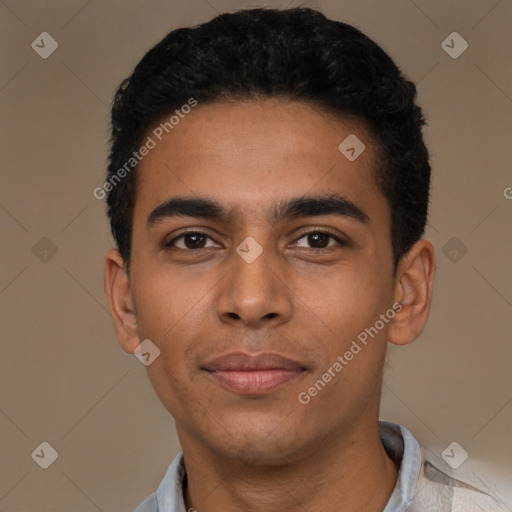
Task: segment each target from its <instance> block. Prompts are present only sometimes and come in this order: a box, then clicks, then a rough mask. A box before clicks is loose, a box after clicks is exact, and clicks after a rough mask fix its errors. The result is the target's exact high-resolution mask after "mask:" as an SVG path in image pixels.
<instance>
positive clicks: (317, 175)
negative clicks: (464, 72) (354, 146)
mask: <svg viewBox="0 0 512 512" xmlns="http://www.w3.org/2000/svg"><path fill="white" fill-rule="evenodd" d="M350 134H355V135H356V136H357V137H358V138H359V139H360V140H361V141H362V142H363V143H364V144H365V146H366V149H365V151H363V153H362V154H361V155H360V156H359V157H358V158H356V159H355V160H353V161H350V160H349V159H348V158H347V157H346V156H345V155H344V154H343V153H342V152H340V150H339V149H338V146H339V145H340V143H341V142H342V141H343V140H344V139H345V138H346V137H347V136H349V135H350ZM376 165H377V162H376V160H375V152H374V149H373V146H372V141H371V140H370V138H369V137H368V134H367V133H366V132H365V130H364V129H363V128H362V127H361V126H360V125H359V124H358V123H356V122H355V121H349V120H342V119H339V118H335V117H332V116H328V115H327V114H325V113H324V112H322V111H320V110H318V109H316V108H315V107H312V106H309V105H306V104H302V103H297V102H284V101H282V100H281V101H277V100H265V101H261V102H247V103H230V104H227V103H219V104H210V105H201V104H199V105H198V106H197V107H196V108H195V109H194V110H193V111H192V112H191V113H190V114H188V115H187V116H186V117H185V118H184V119H182V120H181V121H180V123H179V125H177V126H175V127H174V129H173V130H172V131H170V132H169V133H168V134H164V137H162V140H161V141H158V142H157V145H156V147H155V148H153V149H152V150H151V151H150V152H149V154H148V155H147V156H146V157H145V158H144V159H143V160H142V161H141V163H140V165H139V169H138V171H137V173H138V184H137V194H136V206H135V210H134V217H133V238H132V260H131V274H130V287H131V299H132V301H133V307H134V309H135V311H136V325H137V332H138V338H139V340H143V339H146V338H148V339H150V340H151V341H152V342H153V343H154V344H155V345H156V346H157V347H158V348H159V349H160V351H161V352H160V356H159V357H158V358H157V359H156V360H155V361H154V362H153V363H152V364H151V365H149V366H147V371H148V375H149V377H150V379H151V382H152V385H153V387H154V389H155V391H156V393H157V394H158V396H159V398H160V400H161V401H162V403H163V404H164V405H165V407H166V408H167V409H168V411H169V412H170V413H171V414H172V416H173V417H174V418H175V420H176V425H177V429H178V434H179V436H180V440H181V442H182V445H185V444H186V443H196V444H200V445H202V446H204V447H207V448H209V449H211V450H213V451H215V452H216V453H218V454H220V455H223V456H227V457H237V458H239V459H244V460H248V461H257V460H261V461H264V462H265V463H272V461H276V462H277V461H280V462H282V461H283V460H289V461H292V460H294V459H296V458H297V457H300V456H301V455H303V454H305V453H307V452H308V450H314V449H315V446H316V445H317V443H319V442H321V440H325V439H329V438H330V439H333V436H336V435H339V432H344V433H345V435H347V434H349V433H350V432H355V431H356V430H357V429H361V428H363V427H364V426H366V425H369V424H370V423H371V422H376V419H377V415H378V404H379V395H380V376H381V371H382V365H383V359H384V355H385V346H386V334H387V330H388V327H389V323H388V322H387V321H382V320H381V322H380V323H378V324H377V325H378V327H381V324H384V326H383V327H381V328H380V329H375V326H376V322H377V321H378V320H379V318H382V317H381V315H383V314H385V313H386V311H389V310H390V308H391V307H392V305H393V303H394V299H395V297H394V279H393V266H392V250H391V238H390V237H391V235H390V212H389V206H388V203H387V201H386V199H385V197H384V196H383V195H382V193H381V192H380V191H379V190H378V188H377V186H376V184H375V180H374V171H375V168H376ZM386 318H388V319H389V315H388V316H387V317H386ZM371 327H373V329H374V330H373V331H370V332H372V334H373V336H369V335H367V336H366V337H367V342H366V344H363V343H362V342H361V341H359V342H357V340H361V338H364V335H363V336H361V333H362V332H363V331H365V329H369V328H371ZM375 330H377V331H378V332H377V334H375ZM366 332H367V333H368V331H366ZM358 336H359V338H358ZM354 341H356V342H357V346H359V348H360V350H359V351H357V349H356V348H355V346H354V344H353V342H354ZM351 347H352V350H351ZM347 352H351V353H352V357H350V356H349V355H348V354H347ZM345 354H347V355H346V356H345ZM340 357H341V359H342V360H343V363H342V362H341V360H340ZM336 362H338V365H336ZM340 365H341V367H342V368H341V369H340ZM326 374H328V376H327V377H326ZM329 377H330V378H329ZM319 381H321V382H319ZM315 383H316V385H315ZM312 389H313V390H312ZM315 390H316V392H315ZM336 433H338V434H336Z"/></svg>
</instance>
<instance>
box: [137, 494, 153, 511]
mask: <svg viewBox="0 0 512 512" xmlns="http://www.w3.org/2000/svg"><path fill="white" fill-rule="evenodd" d="M135 512H158V504H157V501H156V493H153V494H152V495H151V496H148V497H147V498H146V499H145V500H144V501H143V502H142V503H141V504H140V505H139V506H138V507H137V508H136V509H135Z"/></svg>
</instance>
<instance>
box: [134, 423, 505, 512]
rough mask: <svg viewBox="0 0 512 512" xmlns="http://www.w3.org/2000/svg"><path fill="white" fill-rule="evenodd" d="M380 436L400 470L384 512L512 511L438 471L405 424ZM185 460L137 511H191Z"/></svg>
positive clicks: (383, 429)
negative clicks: (185, 484)
mask: <svg viewBox="0 0 512 512" xmlns="http://www.w3.org/2000/svg"><path fill="white" fill-rule="evenodd" d="M379 434H380V438H381V441H382V444H383V445H384V448H385V450H386V452H387V453H388V455H389V456H390V457H391V458H392V459H393V460H394V461H396V462H397V463H398V464H399V467H400V470H399V473H398V479H397V482H396V485H395V488H394V490H393V493H392V494H391V496H390V498H389V500H388V503H387V505H386V507H385V508H384V510H383V511H382V512H476V511H485V512H502V511H505V510H508V511H510V509H509V508H508V507H506V508H505V506H504V505H500V504H499V503H498V502H497V501H496V500H495V499H494V498H492V497H491V496H490V495H488V494H486V493H485V492H483V491H481V490H479V489H477V488H476V487H474V486H473V485H470V484H468V483H465V482H463V481H460V480H457V479H455V478H453V477H452V476H450V475H448V474H447V473H445V472H444V471H441V470H440V469H438V468H437V467H436V466H435V465H434V464H432V462H430V461H429V460H427V459H426V458H425V457H424V455H423V454H422V450H421V448H420V445H419V443H418V441H417V440H416V438H415V437H414V436H413V435H412V434H411V433H410V432H409V430H407V429H406V428H405V427H403V426H402V425H398V424H396V423H391V422H389V421H382V420H381V421H379ZM183 461H184V459H183V452H180V453H179V454H178V455H177V456H176V458H175V459H174V460H173V462H172V463H171V465H170V466H169V468H168V470H167V472H166V474H165V476H164V478H163V480H162V482H161V483H160V485H159V487H158V489H157V491H156V492H155V493H153V494H152V495H151V496H149V497H148V498H147V499H145V500H144V501H143V502H142V503H141V504H140V505H139V506H138V507H137V509H136V510H135V512H187V510H186V508H185V503H184V500H183V480H184V478H185V466H184V463H183Z"/></svg>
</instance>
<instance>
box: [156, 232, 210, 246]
mask: <svg viewBox="0 0 512 512" xmlns="http://www.w3.org/2000/svg"><path fill="white" fill-rule="evenodd" d="M208 240H211V241H212V242H213V240H212V239H211V238H210V237H209V236H208V235H207V234H206V233H200V232H197V231H189V232H187V233H182V234H181V235H180V236H177V237H176V238H173V239H172V240H171V241H170V242H169V243H168V244H166V247H172V248H174V247H175V248H178V249H183V250H197V249H204V248H207V247H214V246H215V244H213V245H207V243H208Z"/></svg>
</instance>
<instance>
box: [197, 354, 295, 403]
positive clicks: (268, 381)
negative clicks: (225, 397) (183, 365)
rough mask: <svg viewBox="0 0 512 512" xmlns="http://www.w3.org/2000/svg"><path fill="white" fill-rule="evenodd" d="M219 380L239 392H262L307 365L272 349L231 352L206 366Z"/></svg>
mask: <svg viewBox="0 0 512 512" xmlns="http://www.w3.org/2000/svg"><path fill="white" fill-rule="evenodd" d="M203 369H204V370H205V371H206V372H207V373H208V374H209V375H210V376H211V377H212V378H213V379H214V380H215V381H216V382H217V383H218V384H220V385H221V386H223V387H225V388H227V389H229V390H230V391H233V392H235V393H238V394H242V395H261V394H265V393H269V392H271V391H273V390H275V389H277V388H278V387H280V386H282V385H284V384H286V383H287V382H290V381H291V380H293V379H295V378H297V377H298V376H299V375H300V374H301V373H303V372H304V371H305V368H304V367H303V366H302V365H301V364H300V363H298V362H297V361H294V360H292V359H288V358H286V357H283V356H281V355H279V354H276V353H273V352H265V353H261V354H246V353H245V352H232V353H231V354H226V355H224V356H221V357H218V358H216V359H214V360H213V361H211V362H209V363H208V364H206V365H205V367H204V368H203Z"/></svg>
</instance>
